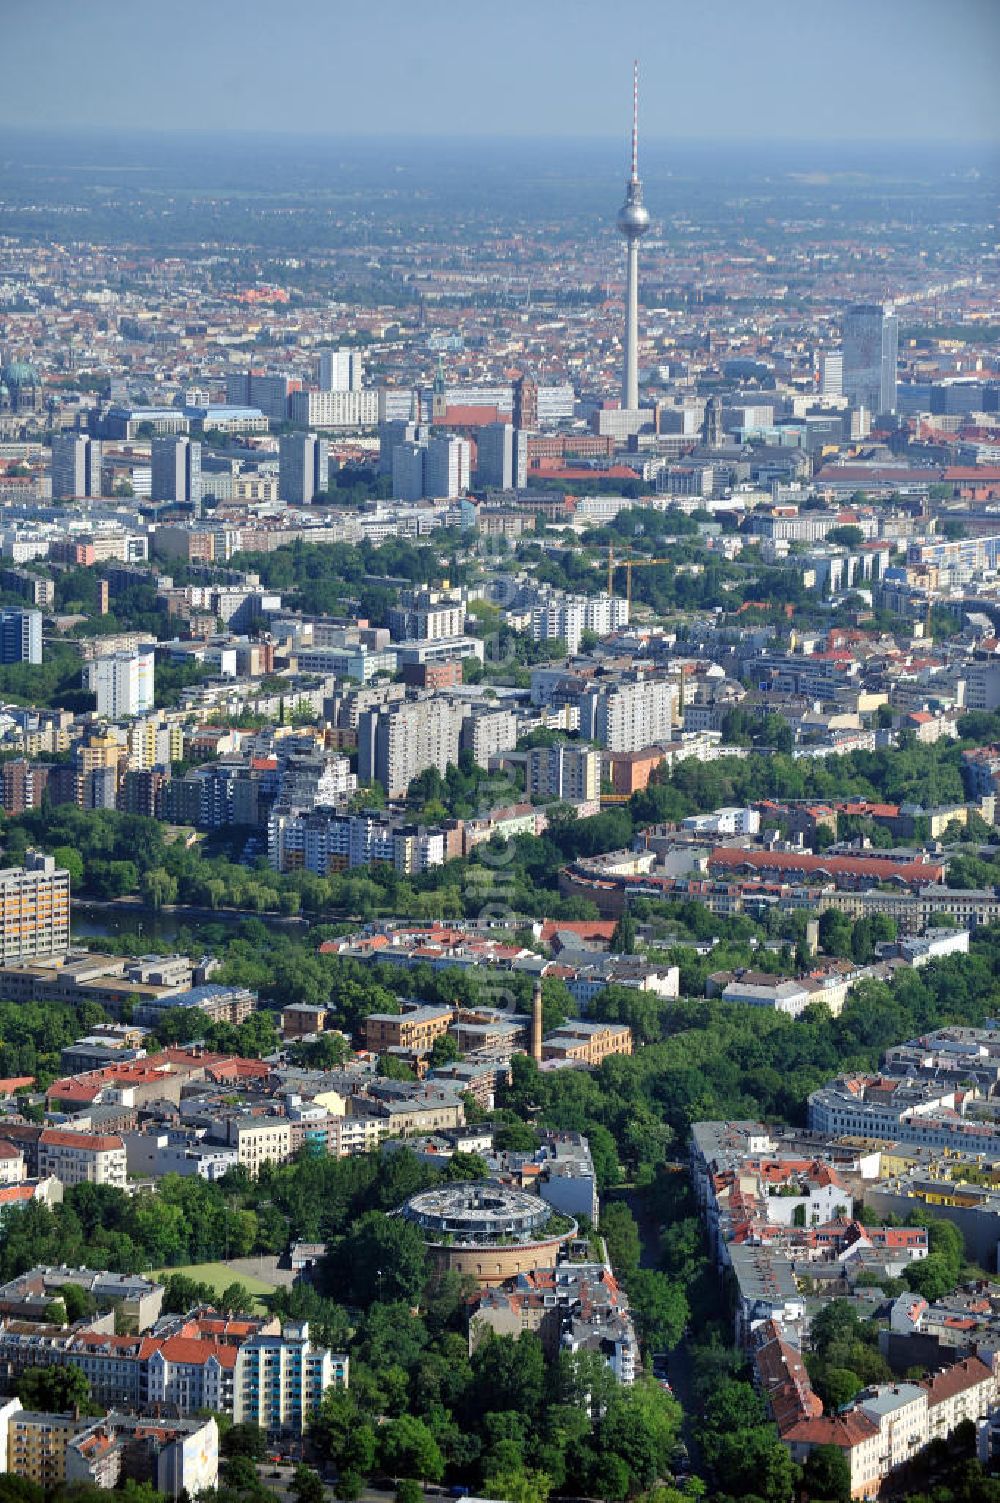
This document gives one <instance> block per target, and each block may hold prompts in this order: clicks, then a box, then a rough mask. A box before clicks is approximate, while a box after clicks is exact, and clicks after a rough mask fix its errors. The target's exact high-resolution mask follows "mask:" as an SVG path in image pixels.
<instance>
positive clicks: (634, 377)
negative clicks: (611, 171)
mask: <svg viewBox="0 0 1000 1503" xmlns="http://www.w3.org/2000/svg"><path fill="white" fill-rule="evenodd" d="M617 223H618V233H619V234H620V235H623V236H624V238H625V247H626V250H625V254H626V257H627V262H626V270H625V371H624V375H623V379H622V406H623V407H625V408H627V409H628V410H629V411H630V412H634V411H635V409H636V408H637V407H638V406H639V241H640V240H641V239H642V237H643V235H645V233H646V231H647V230H648V229H649V210H648V209H647V208H646V206H645V204H644V203H643V201H642V183H641V182H640V181H639V64H638V63H636V64H635V65H634V67H633V70H632V172H631V175H630V177H629V180H628V182H627V183H626V185H625V202H624V203H623V204H622V206H621V208H620V209H619V210H618V221H617Z"/></svg>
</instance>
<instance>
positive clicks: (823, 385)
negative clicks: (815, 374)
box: [819, 350, 844, 397]
mask: <svg viewBox="0 0 1000 1503" xmlns="http://www.w3.org/2000/svg"><path fill="white" fill-rule="evenodd" d="M819 390H820V395H821V396H824V397H842V396H843V394H844V356H843V353H842V352H841V351H840V350H827V352H826V354H824V355H821V356H820V357H819Z"/></svg>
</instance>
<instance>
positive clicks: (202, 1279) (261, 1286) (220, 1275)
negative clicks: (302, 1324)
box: [150, 1263, 278, 1315]
mask: <svg viewBox="0 0 1000 1503" xmlns="http://www.w3.org/2000/svg"><path fill="white" fill-rule="evenodd" d="M172 1273H183V1274H186V1275H187V1277H188V1278H189V1279H197V1280H198V1282H199V1283H201V1284H211V1286H212V1288H213V1289H214V1290H215V1292H216V1294H221V1293H222V1291H223V1290H224V1289H227V1288H228V1287H229V1285H230V1284H242V1285H243V1287H244V1289H249V1291H250V1293H251V1294H273V1293H274V1291H275V1289H277V1287H278V1286H277V1284H269V1283H268V1282H267V1280H266V1279H258V1278H255V1277H254V1275H253V1274H250V1273H239V1272H238V1271H237V1270H236V1269H235V1268H232V1267H230V1265H229V1264H228V1263H184V1264H182V1265H181V1266H180V1267H179V1268H161V1269H160V1270H159V1271H158V1272H157V1273H153V1274H151V1275H150V1277H151V1278H154V1279H155V1280H156V1281H157V1283H159V1284H162V1283H163V1282H164V1280H165V1279H168V1278H169V1277H170V1275H171V1274H172ZM253 1308H254V1311H255V1313H256V1314H258V1315H266V1314H267V1307H266V1306H265V1305H263V1304H262V1303H261V1301H260V1300H259V1299H255V1300H254V1302H253Z"/></svg>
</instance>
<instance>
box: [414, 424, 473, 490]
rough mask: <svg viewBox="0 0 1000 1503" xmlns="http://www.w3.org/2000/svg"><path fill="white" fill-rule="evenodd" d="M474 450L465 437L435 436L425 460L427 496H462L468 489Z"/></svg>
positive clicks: (428, 446) (428, 447)
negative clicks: (472, 450) (472, 451)
mask: <svg viewBox="0 0 1000 1503" xmlns="http://www.w3.org/2000/svg"><path fill="white" fill-rule="evenodd" d="M470 461H471V449H470V447H469V441H468V439H466V438H450V437H444V438H432V439H431V441H430V443H429V444H428V445H427V457H426V460H425V463H424V494H425V495H426V496H436V497H452V496H461V495H462V494H463V493H464V492H465V491H467V490H468V489H469V481H470V478H471V477H470V473H469V470H470Z"/></svg>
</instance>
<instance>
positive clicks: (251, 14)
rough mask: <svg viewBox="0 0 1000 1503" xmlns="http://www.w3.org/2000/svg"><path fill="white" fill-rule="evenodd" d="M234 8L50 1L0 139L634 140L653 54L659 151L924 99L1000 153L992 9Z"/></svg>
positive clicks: (649, 110) (847, 119) (985, 1)
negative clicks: (501, 15) (623, 81)
mask: <svg viewBox="0 0 1000 1503" xmlns="http://www.w3.org/2000/svg"><path fill="white" fill-rule="evenodd" d="M232 12H233V7H232V6H231V5H229V4H222V5H219V6H216V7H213V8H212V9H211V10H209V11H207V12H204V11H201V10H199V9H198V8H197V7H196V6H194V5H193V4H192V3H191V0H179V3H178V4H177V5H176V6H175V7H173V9H172V10H171V12H170V13H169V15H166V14H160V13H157V14H155V15H154V14H152V13H151V14H149V15H146V16H141V17H140V18H138V20H137V18H136V16H135V14H134V12H131V11H129V12H127V13H126V11H125V8H124V6H123V5H122V4H121V0H97V3H96V4H95V5H94V6H91V7H88V9H87V11H86V12H81V11H80V10H79V9H78V8H76V7H73V6H70V5H69V4H68V3H65V0H53V3H51V4H49V5H47V6H46V7H44V8H39V9H38V10H37V11H35V12H25V13H23V14H19V15H18V16H17V18H16V20H8V21H7V22H6V23H5V28H4V30H5V38H4V40H5V51H6V55H7V64H8V66H7V76H6V80H5V98H4V101H3V103H2V105H0V123H4V124H7V125H11V124H13V125H17V126H22V127H23V126H26V127H29V128H38V127H58V128H73V129H90V128H100V127H102V126H115V127H117V128H119V129H123V130H129V131H131V130H157V131H162V130H167V131H180V130H186V131H195V132H197V131H211V132H215V131H227V130H235V131H261V130H265V131H270V132H274V133H278V134H290V135H294V134H297V133H302V134H320V135H329V136H337V135H343V136H361V137H368V138H373V137H391V136H393V135H394V134H399V133H405V134H406V135H408V136H413V137H417V138H421V139H427V138H432V137H435V136H441V137H455V136H458V137H463V138H468V137H470V136H473V137H490V136H503V137H511V138H513V137H522V138H523V137H533V136H538V137H546V136H558V137H568V138H574V137H581V136H588V137H595V136H596V137H602V136H608V137H610V136H615V137H616V138H619V139H624V138H625V132H623V130H622V120H621V111H620V108H619V104H618V100H619V94H618V89H617V87H616V79H617V78H619V77H620V76H621V73H622V72H623V71H624V69H625V68H626V67H627V66H628V65H629V64H630V63H631V60H632V58H633V57H634V56H639V57H641V59H642V61H643V70H644V80H645V91H644V137H645V138H646V139H647V140H649V141H656V140H659V139H664V138H666V139H675V140H679V141H684V140H705V139H715V140H724V139H755V140H761V141H764V140H772V139H773V140H776V141H788V142H792V141H806V140H820V141H821V140H827V141H841V140H842V141H864V140H872V141H881V142H883V143H889V142H899V143H904V142H908V141H920V140H921V139H925V138H926V137H927V135H928V134H929V133H930V132H929V128H928V125H927V119H928V114H927V110H926V108H925V107H923V106H920V107H918V103H919V101H924V102H925V103H926V101H927V100H929V99H934V100H937V101H939V103H940V105H941V108H938V109H937V110H936V112H935V118H934V127H933V135H934V137H935V138H936V139H938V140H948V141H955V142H959V141H961V142H970V143H971V142H976V141H980V142H989V143H994V144H995V143H996V142H997V141H1000V98H998V96H997V91H996V89H995V84H994V80H995V74H996V64H997V61H998V59H1000V10H998V9H997V7H996V6H995V5H993V4H991V3H990V0H956V3H955V4H954V5H953V6H952V7H951V9H950V12H949V17H948V21H949V24H948V26H947V27H943V26H941V25H940V17H939V14H938V12H937V9H936V8H935V7H934V6H933V5H932V4H931V3H930V0H908V3H907V4H906V5H905V6H903V5H899V4H891V5H883V6H881V7H867V6H865V5H863V4H862V3H861V0H845V3H844V4H843V5H842V6H841V7H840V8H839V11H838V14H837V24H836V26H830V25H829V24H827V19H826V17H825V16H824V15H820V14H819V13H817V14H810V13H809V12H808V10H807V11H805V12H804V11H803V9H802V7H800V6H796V5H794V4H792V3H791V0H767V3H765V4H764V6H763V8H762V10H761V9H759V10H758V13H757V14H756V15H755V17H754V24H753V26H752V27H748V26H746V24H745V17H744V15H743V12H742V10H741V8H740V7H738V6H737V5H736V4H735V3H733V0H720V3H719V4H717V5H716V6H715V7H713V11H712V28H711V30H709V29H708V28H707V27H706V25H705V21H704V16H703V14H702V13H700V12H696V11H694V10H691V9H684V8H681V7H677V8H675V10H674V11H673V12H670V13H664V10H663V8H662V7H660V6H656V5H654V4H652V3H650V0H636V3H633V4H632V5H630V6H628V7H626V8H625V10H624V13H623V14H622V15H620V16H618V17H616V22H617V26H616V29H615V31H614V32H613V33H612V34H611V35H610V36H609V35H606V34H605V32H604V30H603V28H601V27H600V22H601V20H602V17H601V14H600V13H599V12H598V10H597V8H596V7H595V6H593V5H592V4H590V3H587V0H585V3H583V4H582V5H580V4H578V5H574V6H570V5H569V4H567V3H566V0H556V3H554V4H552V5H549V6H546V7H545V8H544V10H543V11H541V12H537V11H536V10H534V9H533V8H532V7H531V6H530V5H529V4H528V3H527V0H511V5H510V6H509V7H508V11H507V14H506V17H505V25H504V26H503V27H500V28H498V27H496V26H495V25H493V24H492V18H489V19H488V20H487V19H486V18H484V17H482V16H478V15H476V13H475V12H474V11H473V12H472V13H470V12H469V11H468V9H460V8H458V7H457V6H455V5H453V4H451V3H447V0H443V3H439V4H436V5H433V6H431V7H430V8H429V9H427V10H425V11H424V12H421V13H420V14H419V15H417V14H416V13H414V12H413V10H412V7H407V6H404V5H402V4H400V3H398V0H388V4H387V5H386V6H385V7H383V8H382V10H381V11H380V12H379V19H378V21H377V22H376V21H375V20H374V18H373V17H372V16H371V15H364V14H361V13H359V12H345V13H340V12H337V13H336V14H334V12H333V11H332V10H331V9H330V8H329V7H327V6H325V5H321V4H319V3H318V0H306V3H305V4H304V6H303V8H302V10H301V11H300V13H299V22H298V25H297V26H296V27H295V28H294V29H289V30H288V31H287V32H285V33H282V32H275V31H274V28H273V17H272V16H271V15H270V14H269V13H268V12H266V11H265V9H264V7H263V6H262V5H260V4H259V0H250V3H248V4H245V5H241V6H240V8H239V18H240V22H241V25H240V27H238V28H235V27H233V26H232V24H231V21H232ZM126 14H127V15H128V22H129V24H128V26H127V27H123V26H122V25H121V24H120V23H121V21H122V19H123V18H124V17H125V16H126ZM255 20H256V21H257V22H259V24H257V25H255V24H254V23H255ZM904 22H905V25H904V24H903V23H904ZM264 25H267V27H268V33H267V37H266V44H265V41H264V39H263V35H262V31H261V27H262V26H264ZM387 36H391V37H392V39H393V47H392V48H391V49H388V48H387V47H386V46H385V38H386V37H387ZM929 37H933V46H931V45H928V38H929ZM307 38H308V41H309V50H308V56H309V57H310V59H317V58H318V59H320V68H322V67H323V60H324V59H327V60H328V69H327V71H324V72H320V71H319V70H317V71H316V74H315V84H314V86H312V87H311V86H310V85H309V82H308V78H307V79H306V82H305V86H303V70H302V59H303V55H304V54H303V52H302V43H303V41H304V40H305V39H307ZM529 39H530V41H531V44H532V45H530V46H526V45H525V42H526V40H529ZM152 57H155V58H156V59H157V62H158V67H157V69H156V71H155V73H154V72H153V71H152V70H151V68H150V59H151V58H152ZM556 58H558V66H555V65H554V59H556ZM359 63H360V66H359ZM262 69H266V82H267V88H266V91H262V88H261V85H262V81H263V78H264V76H265V75H264V74H263V73H262ZM102 71H110V72H112V73H113V76H114V88H113V89H95V88H94V87H93V81H94V78H95V77H100V76H101V73H102ZM56 76H57V77H59V80H60V88H59V94H58V98H57V99H55V100H53V99H52V97H51V95H50V92H49V83H50V80H51V78H53V77H56ZM887 79H892V80H898V84H897V87H896V88H889V87H886V83H887ZM178 85H180V86H178ZM959 95H960V98H961V107H960V108H959V107H957V105H958V100H959ZM373 101H374V104H373ZM951 106H954V107H951ZM376 111H377V113H376Z"/></svg>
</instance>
